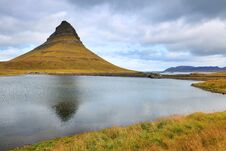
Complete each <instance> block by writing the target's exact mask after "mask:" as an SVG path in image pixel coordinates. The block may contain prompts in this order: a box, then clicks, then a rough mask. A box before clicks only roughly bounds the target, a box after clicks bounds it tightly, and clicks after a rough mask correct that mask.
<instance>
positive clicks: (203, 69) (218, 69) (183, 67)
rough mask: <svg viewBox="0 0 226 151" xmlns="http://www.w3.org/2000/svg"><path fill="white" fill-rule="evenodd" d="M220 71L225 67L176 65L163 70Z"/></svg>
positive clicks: (225, 68)
mask: <svg viewBox="0 0 226 151" xmlns="http://www.w3.org/2000/svg"><path fill="white" fill-rule="evenodd" d="M222 71H226V67H224V68H220V67H218V66H202V67H193V66H177V67H171V68H168V69H166V70H165V71H163V72H222Z"/></svg>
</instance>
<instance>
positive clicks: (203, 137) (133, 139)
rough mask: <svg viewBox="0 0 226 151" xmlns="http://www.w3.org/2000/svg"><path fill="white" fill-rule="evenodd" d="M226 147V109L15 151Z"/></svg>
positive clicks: (210, 150)
mask: <svg viewBox="0 0 226 151" xmlns="http://www.w3.org/2000/svg"><path fill="white" fill-rule="evenodd" d="M225 148H226V111H225V112H221V113H212V114H204V113H194V114H191V115H189V116H186V117H176V116H175V117H171V118H168V119H161V120H158V121H156V122H144V123H139V124H135V125H131V126H126V127H113V128H108V129H103V130H100V131H96V132H88V133H84V134H80V135H75V136H70V137H63V138H57V139H53V140H49V141H44V142H41V143H38V144H34V145H30V146H25V147H22V148H17V149H15V150H14V151H51V150H54V151H95V150H96V151H102V150H114V151H116V150H122V151H126V150H131V151H133V150H134V151H136V150H150V151H163V150H170V151H224V150H225Z"/></svg>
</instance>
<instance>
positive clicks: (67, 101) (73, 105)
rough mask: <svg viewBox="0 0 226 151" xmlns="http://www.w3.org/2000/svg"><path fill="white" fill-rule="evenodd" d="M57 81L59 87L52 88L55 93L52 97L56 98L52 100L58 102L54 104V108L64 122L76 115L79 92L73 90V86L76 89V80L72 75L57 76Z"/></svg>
mask: <svg viewBox="0 0 226 151" xmlns="http://www.w3.org/2000/svg"><path fill="white" fill-rule="evenodd" d="M55 81H56V84H55V85H57V87H54V88H53V89H52V91H54V93H55V95H53V96H54V97H53V96H51V97H50V99H51V100H54V101H52V102H55V103H56V104H54V105H52V108H53V109H54V110H55V113H56V115H57V116H58V117H59V118H60V120H61V121H62V122H67V121H69V120H70V119H71V118H72V117H73V116H74V114H75V113H76V111H77V109H78V106H79V101H78V93H74V91H72V90H73V89H72V88H74V89H76V80H75V79H74V78H72V77H68V78H65V77H64V78H62V77H60V76H59V77H56V79H55ZM76 90H77V89H76ZM57 100H60V101H57Z"/></svg>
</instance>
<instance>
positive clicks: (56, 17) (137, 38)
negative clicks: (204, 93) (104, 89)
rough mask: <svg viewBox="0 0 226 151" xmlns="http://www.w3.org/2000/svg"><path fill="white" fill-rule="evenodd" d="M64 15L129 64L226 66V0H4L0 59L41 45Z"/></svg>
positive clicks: (105, 52) (111, 57)
mask: <svg viewBox="0 0 226 151" xmlns="http://www.w3.org/2000/svg"><path fill="white" fill-rule="evenodd" d="M62 20H67V21H68V22H70V23H71V24H72V25H73V26H74V27H75V28H76V30H77V32H78V34H79V35H80V37H81V40H82V41H83V43H84V44H85V45H86V47H88V48H89V49H91V50H92V51H94V52H95V53H97V54H98V55H100V56H101V57H104V58H105V59H107V60H108V61H111V62H112V63H114V64H116V65H120V66H122V67H126V68H129V69H135V70H143V71H153V70H155V71H156V70H163V69H165V68H168V67H171V66H178V65H194V66H206V65H208V66H216V65H217V66H226V1H225V0H209V1H207V0H170V1H169V0H0V60H1V61H5V60H9V59H12V58H14V57H15V56H17V55H20V54H23V53H25V52H27V51H30V50H31V49H33V48H34V47H36V46H38V45H40V44H41V43H43V42H44V41H45V40H46V39H47V38H48V36H49V35H50V34H51V33H52V32H54V30H55V27H56V26H57V25H59V24H60V22H61V21H62Z"/></svg>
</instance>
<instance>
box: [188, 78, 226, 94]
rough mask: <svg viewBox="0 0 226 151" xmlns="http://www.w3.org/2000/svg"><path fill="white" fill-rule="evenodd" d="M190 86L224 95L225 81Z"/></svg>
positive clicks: (212, 81) (219, 80) (225, 90)
mask: <svg viewBox="0 0 226 151" xmlns="http://www.w3.org/2000/svg"><path fill="white" fill-rule="evenodd" d="M192 86H194V87H198V88H201V89H204V90H207V91H211V92H216V93H222V94H226V79H218V80H209V81H205V82H201V83H193V84H192Z"/></svg>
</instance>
